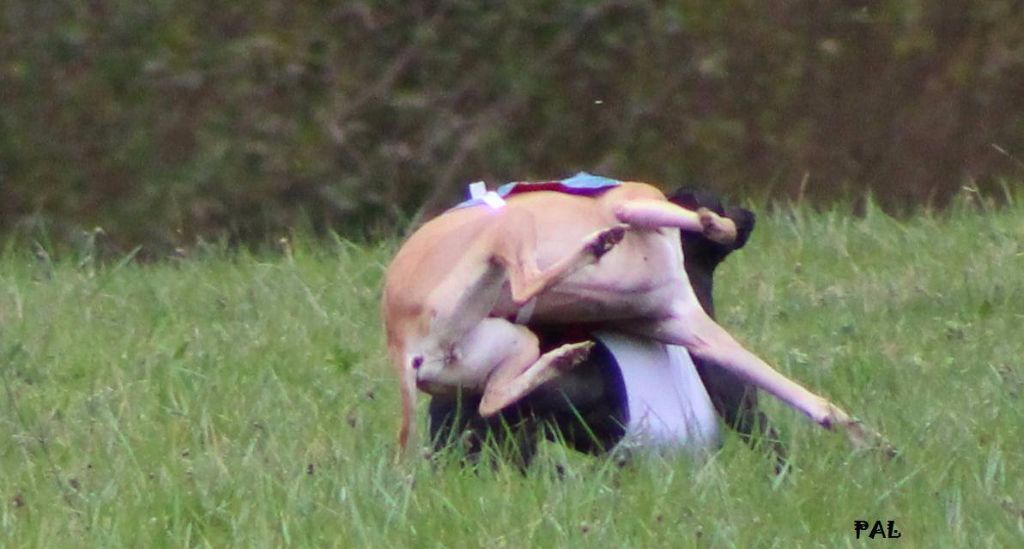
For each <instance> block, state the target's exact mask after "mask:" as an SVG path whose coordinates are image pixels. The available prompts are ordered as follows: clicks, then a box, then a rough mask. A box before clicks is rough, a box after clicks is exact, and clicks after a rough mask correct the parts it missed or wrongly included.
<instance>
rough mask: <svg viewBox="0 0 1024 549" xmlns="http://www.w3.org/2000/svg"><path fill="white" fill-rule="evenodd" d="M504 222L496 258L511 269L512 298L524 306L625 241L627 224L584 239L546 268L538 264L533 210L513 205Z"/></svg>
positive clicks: (597, 232)
mask: <svg viewBox="0 0 1024 549" xmlns="http://www.w3.org/2000/svg"><path fill="white" fill-rule="evenodd" d="M503 215H504V216H505V218H504V219H503V220H502V221H503V222H502V224H501V225H498V226H495V229H494V230H496V231H500V232H501V236H502V238H500V240H498V241H497V245H496V246H495V252H494V259H495V260H496V261H497V262H498V263H500V264H501V265H502V266H504V267H505V269H506V271H507V272H508V278H509V286H510V288H511V290H512V301H513V302H514V303H515V304H516V305H520V306H521V305H523V304H525V303H526V302H528V301H529V300H531V299H533V298H534V297H536V296H537V294H540V293H541V292H543V291H544V290H546V289H548V288H550V287H552V286H554V285H556V284H558V283H559V282H561V281H562V280H564V279H565V278H566V277H567V276H569V275H571V274H573V273H574V272H576V271H577V270H579V269H580V268H582V267H585V266H587V265H590V264H592V263H594V262H595V261H597V260H598V259H600V258H601V256H603V255H604V254H606V253H608V251H609V250H611V249H612V248H613V247H614V246H615V245H616V244H618V243H619V242H621V241H622V238H623V236H624V235H625V232H626V227H625V226H623V225H618V226H614V227H609V228H607V229H602V230H599V231H596V232H594V233H592V234H590V235H588V236H586V237H584V238H583V241H582V242H581V243H580V246H579V247H578V248H576V249H574V250H573V251H572V252H570V253H569V254H568V255H566V256H565V257H562V258H561V259H559V260H558V261H556V262H555V263H553V264H552V265H550V266H549V267H548V268H546V269H544V270H543V271H542V270H540V268H539V267H538V266H537V254H536V249H537V227H536V223H535V222H534V219H533V215H532V214H530V212H528V211H525V210H522V209H519V208H514V207H509V208H508V211H507V212H505V213H503Z"/></svg>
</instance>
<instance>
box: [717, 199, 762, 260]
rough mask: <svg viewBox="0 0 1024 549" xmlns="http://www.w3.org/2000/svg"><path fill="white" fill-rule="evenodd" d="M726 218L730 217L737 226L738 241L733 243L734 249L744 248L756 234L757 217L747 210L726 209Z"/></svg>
mask: <svg viewBox="0 0 1024 549" xmlns="http://www.w3.org/2000/svg"><path fill="white" fill-rule="evenodd" d="M725 217H728V218H729V219H731V220H732V221H733V223H735V224H736V241H735V242H733V249H734V250H738V249H740V248H742V247H743V246H744V245H745V244H746V243H747V240H748V239H749V238H750V233H752V232H754V223H755V221H756V220H757V216H756V215H754V212H752V211H750V210H748V209H746V208H738V207H736V208H725Z"/></svg>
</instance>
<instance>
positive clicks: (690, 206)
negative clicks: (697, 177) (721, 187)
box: [668, 188, 725, 215]
mask: <svg viewBox="0 0 1024 549" xmlns="http://www.w3.org/2000/svg"><path fill="white" fill-rule="evenodd" d="M668 199H669V201H670V202H674V203H676V204H678V205H680V206H682V207H684V208H686V209H687V210H693V211H697V209H698V208H707V209H709V210H711V211H713V212H715V213H716V214H718V215H725V212H724V211H722V201H721V200H720V199H719V198H718V195H716V194H715V193H712V192H708V191H699V190H696V189H689V188H682V189H679V190H677V191H676V192H674V193H672V194H671V195H670V196H669V197H668Z"/></svg>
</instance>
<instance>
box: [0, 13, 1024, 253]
mask: <svg viewBox="0 0 1024 549" xmlns="http://www.w3.org/2000/svg"><path fill="white" fill-rule="evenodd" d="M0 17H2V19H0V25H2V28H0V94H2V95H0V97H2V107H0V231H5V232H8V233H9V232H11V231H18V230H29V231H31V230H35V228H36V227H38V226H39V225H40V224H45V225H46V226H47V227H48V229H47V232H48V234H49V235H50V237H51V238H54V239H60V240H63V239H66V238H68V237H69V236H74V235H76V234H78V233H79V232H80V231H81V230H83V229H85V230H91V229H92V228H93V227H95V226H101V227H103V228H104V230H105V233H106V235H107V239H108V240H109V241H110V242H113V243H115V244H116V245H117V246H120V247H121V248H122V249H126V248H128V247H132V246H135V245H136V244H144V245H146V246H147V249H148V250H150V251H159V250H166V249H170V248H173V247H175V246H180V245H187V244H189V243H191V242H194V241H195V238H196V237H207V238H209V237H218V236H221V235H228V236H229V237H230V238H231V239H234V240H243V241H244V240H254V239H256V240H259V239H263V238H266V237H277V236H279V235H280V234H282V233H283V232H286V231H287V230H288V228H290V227H294V226H295V225H296V224H300V223H305V224H308V225H311V226H312V228H313V229H315V230H317V231H324V230H327V229H333V230H336V231H338V232H340V233H342V234H345V235H348V236H360V235H372V234H374V233H375V232H376V231H378V230H379V229H380V228H381V227H389V226H391V225H394V224H396V223H404V222H407V221H408V220H409V219H410V218H411V217H412V216H413V215H414V214H415V213H416V212H417V211H420V212H421V213H432V212H436V211H438V210H440V209H443V208H445V207H447V206H448V205H449V204H450V203H451V202H452V201H454V200H456V199H457V198H458V197H459V195H460V193H461V189H462V186H463V185H464V184H465V183H466V182H468V181H471V180H477V179H485V180H487V181H489V182H492V183H498V182H504V181H507V180H512V179H525V178H550V177H558V176H563V175H567V174H570V173H572V172H574V171H575V170H579V169H587V170H592V171H597V172H602V173H606V174H611V175H617V176H620V177H625V178H632V179H642V180H648V181H653V182H658V183H660V184H663V185H665V186H674V185H677V184H683V183H687V184H693V183H698V184H702V185H707V186H712V187H717V188H719V189H722V190H727V191H730V192H731V193H732V194H734V195H750V194H753V195H755V196H758V197H767V198H778V197H791V198H801V199H806V200H810V201H813V202H815V203H827V202H829V201H833V200H836V199H837V198H849V197H859V196H863V195H864V193H865V190H870V191H871V192H873V194H874V195H875V196H877V197H878V198H879V200H880V202H881V204H882V205H883V207H885V208H887V209H889V210H890V211H900V210H906V209H907V208H909V207H912V206H913V205H917V204H922V203H923V204H929V205H934V206H942V205H943V204H944V203H945V202H946V201H948V199H949V198H950V197H951V196H953V195H954V194H955V193H956V192H957V190H958V189H959V188H960V187H961V186H962V185H969V186H971V187H972V188H980V189H981V190H982V191H986V190H998V189H999V188H1000V185H1005V181H1006V180H1007V179H1008V178H1009V179H1017V180H1019V179H1020V178H1021V177H1022V176H1024V163H1022V162H1021V161H1020V158H1022V157H1024V153H1022V152H1021V151H1024V131H1022V130H1021V128H1024V102H1022V100H1021V98H1022V97H1024V7H1022V3H1021V2H1019V1H1011V0H987V1H949V2H941V3H940V2H925V1H923V0H907V1H904V0H900V1H895V0H894V1H876V2H866V1H865V2H859V1H843V2H840V1H812V0H802V1H782V0H772V1H742V0H725V1H721V2H697V1H682V2H649V1H642V0H619V1H611V0H609V1H586V0H576V1H567V2H551V1H545V0H521V1H517V2H506V3H489V2H475V1H469V0H447V1H444V0H442V1H434V2H425V1H421V2H405V1H388V0H365V1H349V2H326V1H310V2H286V1H284V0H267V1H260V2H251V1H236V2H217V3H214V2H206V1H202V2H200V1H194V0H177V1H169V0H167V1H165V0H148V1H136V0H132V1H128V0H91V1H88V2H56V1H53V2H51V1H46V2H38V1H36V0H7V1H6V2H4V3H3V7H0ZM424 205H425V206H424ZM421 208H422V210H421Z"/></svg>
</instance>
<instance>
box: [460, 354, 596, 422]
mask: <svg viewBox="0 0 1024 549" xmlns="http://www.w3.org/2000/svg"><path fill="white" fill-rule="evenodd" d="M593 347H594V342H593V341H584V342H580V343H567V344H565V345H562V346H561V347H558V348H557V349H554V350H551V351H548V352H547V353H544V354H543V355H541V356H540V358H538V359H537V360H536V361H535V362H533V363H532V364H530V365H529V366H528V367H527V368H526V369H525V370H521V369H518V368H504V369H499V370H496V371H495V372H494V375H492V376H491V378H490V379H488V380H487V387H486V388H485V390H484V398H483V400H481V401H480V415H481V416H483V417H490V416H492V415H494V414H496V413H498V412H500V411H501V410H502V409H504V408H505V407H507V406H510V405H512V404H514V403H516V402H518V401H519V400H520V399H521V398H523V397H525V396H526V395H528V394H530V393H531V392H533V390H534V389H536V388H537V387H540V386H541V385H543V384H544V383H547V382H548V381H551V380H552V379H555V378H556V377H558V376H560V375H561V374H562V373H563V372H566V371H568V370H570V369H572V368H573V367H574V366H576V365H578V364H580V363H581V362H583V360H584V359H586V358H587V355H589V354H590V350H591V349H592V348H593Z"/></svg>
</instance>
